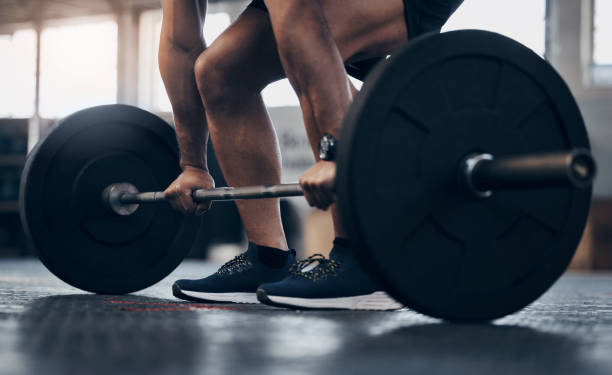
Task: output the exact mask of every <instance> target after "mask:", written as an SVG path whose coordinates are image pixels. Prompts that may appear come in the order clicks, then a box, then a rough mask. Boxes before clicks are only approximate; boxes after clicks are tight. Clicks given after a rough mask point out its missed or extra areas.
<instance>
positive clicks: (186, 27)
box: [159, 0, 208, 169]
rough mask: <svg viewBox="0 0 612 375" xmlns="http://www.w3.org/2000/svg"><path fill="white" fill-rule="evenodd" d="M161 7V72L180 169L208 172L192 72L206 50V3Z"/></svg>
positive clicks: (201, 114)
mask: <svg viewBox="0 0 612 375" xmlns="http://www.w3.org/2000/svg"><path fill="white" fill-rule="evenodd" d="M162 7H163V21H162V30H161V36H160V43H159V70H160V73H161V76H162V80H163V81H164V85H165V86H166V91H167V92H168V96H169V98H170V103H171V104H172V109H173V114H174V120H175V125H176V131H177V138H178V142H179V145H180V149H181V167H187V166H192V167H196V168H201V169H206V168H207V166H206V143H207V140H208V127H207V126H206V120H205V116H204V108H203V106H202V101H201V100H200V95H199V94H198V89H197V86H196V80H195V74H194V70H193V66H194V64H195V61H196V59H197V58H198V56H199V55H200V54H201V53H202V52H203V51H204V48H205V44H204V37H203V35H202V27H203V21H204V15H205V13H206V2H205V1H184V2H177V1H171V0H164V1H163V2H162ZM198 16H199V17H198Z"/></svg>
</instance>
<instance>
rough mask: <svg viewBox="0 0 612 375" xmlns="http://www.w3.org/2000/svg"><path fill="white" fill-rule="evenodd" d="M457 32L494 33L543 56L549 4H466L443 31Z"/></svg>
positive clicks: (476, 0)
mask: <svg viewBox="0 0 612 375" xmlns="http://www.w3.org/2000/svg"><path fill="white" fill-rule="evenodd" d="M607 1H609V0H607ZM458 29H481V30H488V31H494V32H497V33H500V34H503V35H506V36H508V37H510V38H512V39H515V40H517V41H519V42H520V43H522V44H524V45H526V46H527V47H529V48H531V49H532V50H534V51H535V52H536V53H538V54H539V55H540V56H544V53H545V50H546V0H512V1H507V0H465V1H464V3H463V4H462V5H461V6H460V7H459V9H458V10H457V12H455V14H453V15H452V16H451V18H450V19H449V20H448V22H447V23H446V25H445V26H444V27H443V28H442V31H451V30H458Z"/></svg>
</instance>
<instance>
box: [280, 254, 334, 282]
mask: <svg viewBox="0 0 612 375" xmlns="http://www.w3.org/2000/svg"><path fill="white" fill-rule="evenodd" d="M315 262H317V263H318V265H317V266H316V267H314V268H313V269H311V270H308V271H304V269H306V268H307V267H309V266H310V265H312V264H313V263H315ZM341 264H342V262H340V261H337V260H334V259H327V258H325V255H323V254H314V255H311V256H309V257H308V258H306V259H302V260H300V261H297V262H296V263H295V264H294V265H293V266H291V268H289V272H290V273H291V274H293V275H296V276H300V277H303V278H305V279H308V280H312V281H317V280H320V279H324V278H326V277H328V276H331V275H335V274H336V271H337V270H338V269H339V268H340V265H341Z"/></svg>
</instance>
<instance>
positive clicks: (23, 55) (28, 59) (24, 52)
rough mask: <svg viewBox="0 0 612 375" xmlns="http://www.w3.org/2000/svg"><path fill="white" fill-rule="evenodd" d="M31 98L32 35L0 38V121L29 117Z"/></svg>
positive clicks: (30, 32)
mask: <svg viewBox="0 0 612 375" xmlns="http://www.w3.org/2000/svg"><path fill="white" fill-rule="evenodd" d="M35 95H36V32H35V31H34V30H31V29H28V30H19V31H16V32H15V33H13V34H8V35H6V34H5V35H0V117H5V118H7V117H12V118H29V117H32V115H33V114H34V105H35V103H34V100H35Z"/></svg>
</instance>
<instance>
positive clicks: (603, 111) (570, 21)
mask: <svg viewBox="0 0 612 375" xmlns="http://www.w3.org/2000/svg"><path fill="white" fill-rule="evenodd" d="M548 13H549V22H548V51H547V55H548V58H549V60H550V62H551V63H552V64H553V65H554V66H555V67H556V68H557V69H558V70H559V72H560V73H561V75H562V76H563V77H564V78H565V80H566V81H567V83H568V85H569V86H570V88H571V89H572V92H573V93H574V95H575V96H576V100H577V101H578V105H579V106H580V109H581V111H582V114H583V116H584V119H585V122H586V124H587V129H588V131H589V134H590V138H591V144H592V147H593V153H594V154H595V157H596V159H597V162H598V165H599V175H598V178H597V181H596V183H595V195H596V196H597V197H599V198H610V197H612V168H610V164H611V161H612V87H610V86H608V87H601V86H600V87H598V86H597V85H596V84H595V83H594V82H592V79H591V75H592V74H591V55H592V54H591V48H592V47H591V46H592V32H591V30H592V0H549V4H548Z"/></svg>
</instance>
